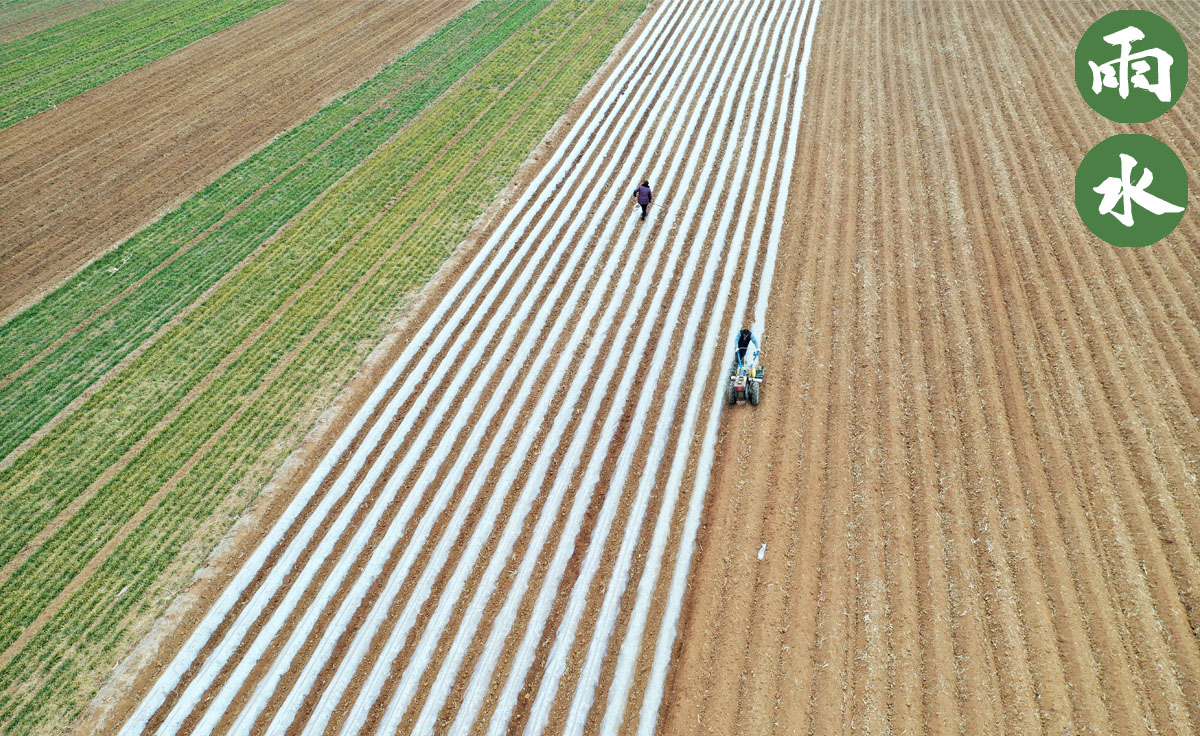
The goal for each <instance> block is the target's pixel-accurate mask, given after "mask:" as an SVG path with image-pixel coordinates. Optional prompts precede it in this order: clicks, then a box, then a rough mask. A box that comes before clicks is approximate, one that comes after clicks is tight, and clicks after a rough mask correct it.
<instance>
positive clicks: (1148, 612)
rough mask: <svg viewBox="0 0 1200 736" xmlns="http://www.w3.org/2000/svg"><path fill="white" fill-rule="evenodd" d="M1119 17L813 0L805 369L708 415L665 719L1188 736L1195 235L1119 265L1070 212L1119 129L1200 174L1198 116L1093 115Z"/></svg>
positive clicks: (774, 343)
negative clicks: (707, 455)
mask: <svg viewBox="0 0 1200 736" xmlns="http://www.w3.org/2000/svg"><path fill="white" fill-rule="evenodd" d="M1116 7H1117V6H1116V5H1115V4H1109V3H1104V4H1062V3H1042V2H1022V3H1015V4H1006V5H1004V6H999V5H987V4H972V3H923V4H910V5H899V4H887V5H879V4H873V3H829V4H828V5H827V6H825V7H823V9H822V14H821V17H820V21H819V28H818V33H817V35H816V39H817V41H816V46H815V48H814V58H813V64H812V67H811V69H810V72H809V89H808V92H807V94H806V96H805V99H806V102H805V109H804V118H803V120H802V123H801V125H802V129H801V136H800V145H801V150H800V155H799V157H798V164H797V170H796V174H795V179H794V182H793V187H794V189H793V194H792V199H791V201H790V205H789V217H788V224H787V229H786V238H785V243H786V244H787V245H786V247H785V248H784V249H783V250H782V251H781V255H780V261H779V267H778V270H777V272H776V277H775V285H774V290H773V292H772V294H771V296H770V311H769V313H768V321H767V325H766V329H765V334H764V349H765V350H766V351H767V354H768V355H769V356H770V357H771V360H772V362H774V363H776V364H780V363H783V364H786V365H788V366H792V369H791V370H788V371H781V372H777V373H775V374H774V375H773V376H772V379H773V380H772V383H771V386H770V390H769V391H768V392H766V397H767V399H766V405H765V406H763V407H760V408H759V411H757V412H754V413H743V414H731V415H730V417H729V420H728V423H727V426H726V427H725V428H724V433H723V437H722V441H721V443H720V445H719V447H718V459H717V467H716V471H715V476H714V479H713V484H714V485H713V488H712V489H711V491H710V496H709V499H708V506H707V508H706V512H705V517H704V527H703V531H702V533H701V540H700V544H699V545H698V549H697V554H698V558H697V564H696V566H695V569H694V573H693V576H692V578H691V596H690V598H689V607H688V609H687V611H686V615H685V624H684V625H683V627H682V632H681V636H680V651H679V657H678V659H677V661H676V666H675V668H674V669H673V673H672V679H671V682H670V685H669V689H668V695H667V702H668V704H669V705H668V707H667V710H666V711H665V713H664V718H665V726H666V728H665V732H667V733H689V734H690V733H697V732H703V733H707V732H713V733H779V734H796V733H804V734H808V733H813V734H820V733H828V734H838V733H850V732H869V733H1014V734H1015V733H1021V734H1025V733H1047V734H1050V733H1053V734H1061V733H1095V734H1111V733H1121V734H1140V733H1147V732H1154V733H1172V734H1190V733H1196V732H1197V730H1200V708H1198V706H1197V704H1198V703H1200V698H1198V696H1200V691H1198V689H1197V687H1198V685H1200V644H1198V639H1197V636H1196V631H1197V630H1198V629H1197V624H1198V623H1200V621H1198V620H1197V611H1200V607H1198V606H1197V601H1196V600H1195V596H1196V591H1197V590H1198V588H1197V587H1196V585H1197V582H1200V557H1198V556H1197V552H1198V551H1200V546H1198V543H1200V538H1198V536H1197V534H1198V532H1200V525H1198V524H1197V521H1198V519H1197V516H1196V511H1197V509H1198V508H1200V506H1198V505H1197V498H1198V497H1200V484H1198V482H1197V472H1198V470H1200V452H1198V450H1200V412H1198V407H1197V403H1196V402H1197V385H1196V379H1195V377H1196V375H1197V367H1198V366H1200V342H1198V339H1200V320H1198V319H1197V307H1198V306H1200V293H1198V291H1197V284H1200V262H1198V260H1197V253H1196V249H1195V244H1196V243H1197V242H1200V227H1198V225H1197V222H1198V221H1197V219H1196V217H1195V216H1194V213H1189V215H1188V216H1187V217H1185V218H1184V221H1183V223H1182V224H1181V225H1180V227H1179V228H1178V229H1177V230H1176V231H1175V233H1174V234H1173V235H1171V236H1170V237H1169V238H1168V239H1166V240H1164V241H1162V242H1160V243H1158V244H1156V245H1153V246H1150V247H1147V248H1141V249H1120V248H1112V247H1110V246H1108V245H1106V244H1104V243H1103V242H1101V241H1099V240H1097V239H1096V238H1094V237H1093V236H1092V235H1091V234H1090V233H1089V232H1088V231H1087V230H1086V228H1085V227H1084V226H1083V224H1082V223H1081V222H1080V220H1079V217H1078V215H1077V213H1076V212H1075V211H1074V207H1073V191H1074V190H1073V182H1074V172H1075V167H1076V166H1077V165H1078V162H1079V160H1080V159H1081V158H1082V156H1083V155H1084V154H1085V153H1086V152H1087V151H1088V150H1089V149H1090V148H1091V146H1093V145H1095V144H1096V143H1099V142H1100V141H1101V140H1103V139H1104V138H1106V137H1107V136H1109V135H1112V134H1115V133H1119V132H1146V133H1150V134H1152V135H1156V136H1157V137H1159V138H1160V139H1162V140H1164V141H1166V142H1168V143H1169V144H1170V145H1171V146H1172V147H1173V148H1174V150H1175V151H1176V152H1177V153H1178V154H1179V155H1180V156H1181V158H1182V159H1183V160H1184V162H1185V165H1187V166H1188V168H1189V170H1194V169H1195V168H1196V164H1197V162H1198V161H1200V136H1198V134H1197V126H1196V124H1195V121H1196V119H1197V117H1196V111H1197V105H1196V99H1197V98H1196V96H1195V95H1194V94H1190V91H1189V92H1188V93H1185V95H1184V98H1183V100H1181V102H1180V103H1179V104H1178V106H1177V107H1176V108H1175V109H1174V110H1172V111H1171V112H1170V113H1169V114H1167V115H1166V116H1164V117H1163V118H1162V119H1160V120H1158V121H1156V122H1154V123H1151V124H1147V125H1144V126H1120V125H1116V124H1113V123H1109V122H1108V121H1105V120H1104V119H1102V118H1100V117H1099V116H1098V115H1096V114H1095V113H1093V112H1092V111H1091V110H1090V109H1089V108H1087V106H1086V105H1085V104H1084V102H1083V101H1082V100H1081V99H1080V97H1079V95H1078V93H1077V91H1076V90H1075V88H1074V78H1073V73H1072V68H1073V67H1072V64H1073V54H1074V49H1075V45H1076V43H1077V42H1078V39H1079V38H1080V36H1081V35H1082V33H1083V31H1084V30H1085V29H1086V28H1087V27H1088V25H1090V24H1091V23H1092V22H1093V21H1094V20H1096V19H1097V18H1099V17H1100V16H1101V15H1103V14H1104V13H1105V12H1108V10H1111V9H1115V8H1116ZM1149 7H1150V9H1152V10H1156V11H1157V12H1159V13H1160V14H1162V15H1163V16H1164V17H1166V18H1167V19H1169V20H1170V21H1171V22H1172V23H1173V24H1174V25H1175V26H1176V27H1177V28H1178V29H1179V30H1180V32H1181V34H1182V35H1183V36H1184V38H1185V40H1192V39H1195V38H1196V37H1197V32H1198V31H1200V25H1198V22H1200V16H1197V14H1196V12H1195V9H1194V8H1185V7H1183V6H1180V5H1178V4H1169V3H1162V4H1151V5H1150V6H1149ZM864 49H869V50H871V51H870V53H867V54H864V51H863V50H864ZM764 544H765V545H766V550H765V554H764V556H763V559H762V560H759V559H758V557H757V554H756V553H757V552H758V550H759V549H760V548H761V547H762V545H764Z"/></svg>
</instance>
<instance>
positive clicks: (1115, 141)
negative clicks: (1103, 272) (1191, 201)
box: [1075, 133, 1188, 246]
mask: <svg viewBox="0 0 1200 736" xmlns="http://www.w3.org/2000/svg"><path fill="white" fill-rule="evenodd" d="M1187 200H1188V177H1187V170H1186V169H1184V166H1183V162H1182V161H1180V160H1179V157H1178V156H1176V155H1175V152H1174V151H1172V150H1171V149H1170V147H1169V146H1167V145H1166V144H1165V143H1163V142H1162V141H1160V140H1158V139H1157V138H1154V137H1153V136H1148V135H1141V134H1137V133H1127V134H1124V135H1114V136H1112V137H1111V138H1107V139H1105V140H1103V141H1101V142H1100V144H1099V145H1097V146H1096V147H1095V148H1093V149H1092V150H1090V151H1088V154H1087V155H1086V156H1084V157H1083V161H1082V162H1080V164H1079V169H1078V170H1077V171H1076V172H1075V209H1077V210H1079V216H1080V217H1082V218H1083V222H1084V224H1085V225H1087V226H1088V229H1089V230H1091V231H1092V232H1093V233H1095V234H1096V236H1097V237H1099V238H1100V239H1102V240H1104V241H1105V242H1107V243H1111V244H1112V245H1120V246H1143V245H1150V244H1151V243H1156V242H1158V241H1159V240H1162V239H1163V238H1165V237H1166V236H1167V235H1169V234H1170V233H1171V231H1172V230H1174V229H1175V226H1176V225H1178V224H1179V221H1180V220H1181V219H1183V212H1184V210H1185V209H1186V208H1187Z"/></svg>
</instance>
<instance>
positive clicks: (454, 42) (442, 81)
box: [0, 0, 645, 733]
mask: <svg viewBox="0 0 1200 736" xmlns="http://www.w3.org/2000/svg"><path fill="white" fill-rule="evenodd" d="M242 5H245V3H243V4H242ZM644 7H645V2H644V0H643V1H639V2H620V1H617V0H612V1H609V2H586V1H582V0H576V1H570V2H568V1H561V0H560V1H558V2H554V1H552V0H540V1H539V0H524V1H513V2H483V3H480V4H478V5H476V6H474V7H473V8H472V9H471V10H470V11H468V12H467V13H465V14H463V15H462V16H460V17H459V18H457V19H456V20H454V21H453V22H451V23H449V24H448V25H447V26H445V27H444V28H443V29H442V30H440V31H439V32H438V33H436V34H434V35H433V36H431V37H430V38H429V39H428V40H427V41H426V42H424V43H423V44H421V45H420V46H418V47H417V48H416V49H414V50H413V51H412V52H410V53H409V54H407V55H405V56H404V57H403V58H402V59H400V60H398V62H397V63H396V64H393V65H392V66H390V67H388V68H386V69H384V70H383V71H382V72H381V73H380V74H379V75H378V76H376V77H375V78H373V79H372V80H370V81H368V82H367V83H365V84H363V85H361V86H360V87H359V88H357V89H356V90H354V91H353V92H351V93H348V94H347V95H345V96H343V97H342V98H340V99H338V100H336V101H335V102H333V103H332V104H331V105H330V106H328V107H327V108H326V109H324V110H322V111H321V112H320V113H319V114H318V115H316V116H314V117H313V118H311V119H310V120H309V121H307V122H306V123H304V124H302V125H300V126H298V127H297V128H295V129H294V130H292V131H289V132H288V133H287V134H285V135H283V136H280V138H279V139H277V140H276V141H275V142H274V143H273V144H272V145H270V146H268V147H267V148H265V149H264V150H262V151H261V152H260V153H259V154H257V155H255V156H254V157H252V158H251V159H249V160H247V161H246V162H244V163H243V164H241V165H239V166H237V167H236V168H234V169H233V170H232V171H230V172H229V173H228V174H227V175H225V176H224V177H222V178H221V179H219V180H218V181H216V182H214V183H213V184H212V185H211V186H209V187H207V188H205V189H204V190H203V191H201V192H199V193H198V194H197V195H195V196H194V197H193V198H191V199H190V200H189V201H187V202H186V203H184V204H183V205H182V206H180V207H179V208H178V209H176V210H175V211H174V212H172V213H170V214H168V215H167V216H165V217H164V218H163V219H162V220H161V221H159V222H158V223H156V224H154V225H153V226H151V227H148V228H146V229H145V230H144V231H142V232H141V233H139V234H138V235H137V236H135V237H133V238H131V239H130V240H129V241H128V242H127V243H125V244H123V245H122V246H121V247H120V248H118V249H117V250H115V251H114V252H112V253H110V254H109V255H107V256H106V257H104V258H102V259H100V260H99V261H97V262H96V263H94V264H93V265H92V266H91V267H89V268H88V269H86V270H85V271H84V272H82V273H81V274H80V275H79V276H77V277H76V278H74V279H72V280H71V281H70V282H68V283H67V284H65V285H64V286H63V287H62V288H61V289H59V290H58V291H57V292H55V293H54V294H52V295H50V296H49V297H47V298H46V299H45V300H44V301H43V302H42V303H40V304H38V305H35V306H34V307H32V308H31V309H29V310H27V311H26V312H24V313H22V314H20V315H19V316H17V317H16V318H14V319H13V320H11V321H10V322H9V323H7V324H5V325H3V327H0V345H2V346H3V347H2V348H0V366H2V368H0V375H3V376H5V377H6V378H5V379H4V383H3V384H0V418H2V419H3V421H2V422H0V425H2V426H3V430H2V433H0V457H5V458H6V459H5V462H6V463H7V467H5V469H4V470H3V471H0V506H2V507H3V511H0V610H3V611H4V615H3V618H2V619H0V731H3V732H5V733H25V732H31V731H34V730H39V729H45V728H46V726H47V724H60V723H63V722H65V721H67V720H69V719H71V718H73V717H74V715H75V714H77V713H78V712H79V709H80V708H81V707H82V706H83V704H84V703H86V701H87V699H88V698H89V697H90V695H91V693H92V692H94V690H95V688H96V687H97V686H98V684H99V683H100V682H101V681H102V679H103V677H104V676H105V675H106V674H107V673H108V672H109V671H110V670H111V668H112V667H113V665H114V664H115V662H116V661H117V660H118V659H119V657H120V656H121V655H122V654H123V653H124V652H126V651H128V648H129V646H130V645H131V644H132V642H133V640H134V639H135V637H136V636H137V635H138V634H140V632H143V631H144V630H145V627H146V626H147V625H148V623H147V621H148V618H149V617H152V616H153V615H154V614H155V613H157V612H158V611H161V609H162V607H163V606H164V605H165V601H166V600H167V598H168V595H169V593H170V592H172V591H174V590H177V589H178V588H179V586H181V585H182V584H183V582H185V581H186V576H187V575H188V574H190V572H191V571H192V570H193V569H194V568H195V565H196V564H198V562H199V561H200V560H201V559H202V556H203V554H205V553H206V552H207V549H208V548H210V547H211V544H212V543H213V542H214V541H215V539H216V538H217V537H219V535H220V533H221V532H223V530H224V529H225V528H227V527H228V525H229V524H231V523H232V521H233V520H234V519H235V518H236V514H237V512H238V511H240V510H241V509H242V508H244V506H245V505H246V504H247V503H248V502H249V501H250V500H251V499H252V498H253V497H254V495H255V494H256V493H257V492H258V491H259V490H261V487H262V485H263V483H264V482H265V481H266V479H267V478H269V476H270V473H271V470H272V469H273V468H275V467H278V465H279V464H280V463H281V462H282V460H283V459H284V458H285V457H286V456H287V455H288V454H289V453H290V452H291V451H292V450H293V449H294V448H295V447H296V446H297V445H298V443H299V441H300V439H301V438H302V437H303V436H304V435H305V434H306V433H307V431H308V430H309V429H310V428H311V426H312V423H313V421H314V420H315V418H316V416H317V415H319V413H320V412H321V410H322V409H323V408H324V407H325V406H327V405H328V403H329V402H330V401H331V400H332V398H333V397H334V396H335V395H336V393H337V392H338V390H340V388H341V387H343V386H344V385H345V383H346V381H348V380H349V378H350V377H351V376H352V375H353V373H354V372H355V370H356V369H357V368H358V366H359V365H360V364H361V363H362V361H363V360H364V358H365V357H366V355H367V353H368V352H369V351H370V350H371V349H372V348H373V347H374V346H375V345H376V344H378V342H379V340H380V339H382V337H383V335H384V334H385V332H386V331H387V329H388V328H389V327H390V326H391V325H392V324H394V322H395V320H396V319H397V318H398V317H399V315H400V314H402V312H403V311H404V308H405V306H406V304H407V303H408V302H409V301H410V300H411V298H412V297H413V296H414V295H415V293H416V292H417V291H418V290H419V289H420V288H421V286H422V285H423V284H424V283H425V282H426V281H427V280H428V279H429V278H430V276H432V274H433V273H434V272H435V271H436V270H437V269H438V268H439V266H440V265H441V264H442V262H443V261H444V260H445V258H446V257H447V256H448V255H449V254H450V253H452V252H453V251H454V249H455V248H456V247H457V246H458V244H459V243H461V242H462V241H463V239H464V237H465V236H466V234H467V233H468V232H469V230H470V228H471V227H472V225H473V224H474V222H475V221H476V220H477V219H478V217H479V216H480V215H481V214H482V212H483V211H484V210H485V209H486V208H487V206H488V205H489V204H490V203H491V201H492V200H493V199H494V197H495V196H496V195H497V193H499V192H500V190H501V189H502V188H503V187H504V186H505V185H506V184H507V183H508V182H509V181H510V180H511V178H512V176H513V175H514V173H515V172H516V170H517V168H518V167H519V166H520V164H521V163H522V162H523V161H524V160H525V159H526V158H527V157H528V155H529V154H530V152H531V151H532V150H533V148H534V147H535V146H536V145H537V143H538V142H539V141H540V140H541V139H542V137H543V136H544V135H545V133H546V131H547V130H548V129H549V128H550V126H551V125H552V124H553V123H554V121H555V120H557V119H558V117H559V116H561V114H562V113H563V111H564V110H565V109H566V107H567V105H568V104H569V103H570V102H571V101H572V100H573V99H574V98H575V97H576V96H577V95H578V93H579V91H580V89H581V88H582V86H583V85H584V84H585V83H586V81H587V80H588V79H589V78H590V77H591V76H592V74H593V73H594V72H595V70H596V68H597V67H598V66H599V65H600V63H601V62H602V61H603V60H604V59H605V58H606V57H607V55H608V54H609V53H610V51H611V50H612V48H613V46H614V45H615V43H616V42H617V41H618V40H619V39H620V38H621V36H622V35H624V33H625V32H626V31H627V29H628V28H629V27H630V25H631V24H632V23H633V21H634V19H636V18H637V17H638V15H639V14H640V13H641V12H642V10H643V9H644ZM112 32H113V33H114V34H116V33H118V31H117V30H115V27H114V30H113V31H112ZM114 269H115V270H114ZM135 349H138V352H137V353H136V354H133V355H132V356H131V353H133V351H134V350H135ZM123 359H124V360H125V362H124V363H123V364H120V365H119V366H118V364H119V363H120V362H121V361H122V360H123ZM97 381H99V383H97ZM89 387H90V388H93V389H95V390H94V393H91V395H89V396H88V397H87V398H86V399H85V400H83V401H82V403H80V404H78V405H76V406H74V407H72V408H71V409H66V407H67V406H68V404H70V403H71V402H72V401H74V400H75V399H76V398H78V397H79V396H80V395H81V393H82V392H83V391H84V390H85V389H88V388H89ZM52 418H54V421H53V422H52V424H51V427H50V429H49V431H47V432H45V433H44V434H42V435H40V436H37V437H36V439H33V438H34V434H33V433H34V432H35V431H37V430H38V429H39V428H43V427H45V426H46V424H47V422H48V421H50V420H51V419H52ZM214 514H215V515H216V516H217V517H218V520H217V522H216V527H217V531H216V532H215V533H214V534H213V535H212V538H211V539H207V540H206V544H207V547H205V548H204V549H202V550H200V551H199V552H196V553H194V556H192V557H187V558H186V559H184V558H181V554H182V553H183V551H184V550H185V549H187V548H188V545H189V542H190V541H192V540H194V538H195V536H196V535H197V533H198V531H199V530H201V529H202V528H203V527H204V526H205V525H206V524H210V525H211V524H212V523H213V521H212V520H213V518H214ZM180 568H183V569H182V570H181V569H180ZM172 571H174V573H175V574H170V573H171V572H172ZM51 730H52V729H51Z"/></svg>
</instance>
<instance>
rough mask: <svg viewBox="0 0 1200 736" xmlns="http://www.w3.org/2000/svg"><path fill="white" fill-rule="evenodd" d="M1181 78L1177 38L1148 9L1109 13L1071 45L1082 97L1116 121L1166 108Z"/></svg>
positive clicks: (1183, 65) (1182, 52) (1183, 67)
mask: <svg viewBox="0 0 1200 736" xmlns="http://www.w3.org/2000/svg"><path fill="white" fill-rule="evenodd" d="M1187 76H1188V57H1187V49H1186V48H1184V45H1183V39H1181V38H1180V37H1179V33H1178V32H1177V31H1176V30H1175V27H1174V26H1172V25H1171V24H1170V23H1168V22H1167V21H1165V20H1163V19H1162V18H1161V17H1159V16H1158V15H1155V14H1154V13H1151V12H1150V11H1149V10H1117V11H1114V12H1112V13H1109V14H1108V15H1106V16H1104V17H1103V18H1101V19H1100V20H1098V21H1096V22H1095V23H1093V24H1092V25H1091V27H1090V28H1088V29H1087V32H1085V33H1084V34H1083V38H1081V39H1080V40H1079V46H1078V47H1077V48H1076V49H1075V84H1076V86H1078V87H1079V92H1080V94H1082V95H1083V99H1084V101H1085V102H1087V104H1088V105H1090V106H1091V108H1092V109H1093V110H1095V111H1096V112H1098V113H1100V114H1101V115H1103V116H1104V117H1106V118H1108V119H1109V120H1113V121H1115V122H1118V123H1145V122H1148V121H1150V120H1153V119H1154V118H1156V117H1158V116H1159V115H1162V114H1163V113H1164V112H1166V111H1167V110H1170V109H1171V107H1172V106H1173V105H1174V104H1175V102H1176V101H1177V100H1178V99H1179V96H1180V95H1181V94H1183V88H1184V87H1186V86H1187Z"/></svg>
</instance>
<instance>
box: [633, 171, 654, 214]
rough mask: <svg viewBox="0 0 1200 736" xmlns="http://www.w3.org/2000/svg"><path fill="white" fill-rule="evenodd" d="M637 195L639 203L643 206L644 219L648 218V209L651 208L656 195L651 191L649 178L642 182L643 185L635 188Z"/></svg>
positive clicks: (634, 191)
mask: <svg viewBox="0 0 1200 736" xmlns="http://www.w3.org/2000/svg"><path fill="white" fill-rule="evenodd" d="M633 193H634V194H635V195H636V196H637V203H638V204H640V205H641V206H642V219H643V220H645V219H646V210H648V209H649V208H650V200H651V199H652V198H653V197H654V193H653V192H651V191H650V182H649V180H647V181H644V182H642V185H641V186H640V187H638V188H637V189H634V190H633Z"/></svg>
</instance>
